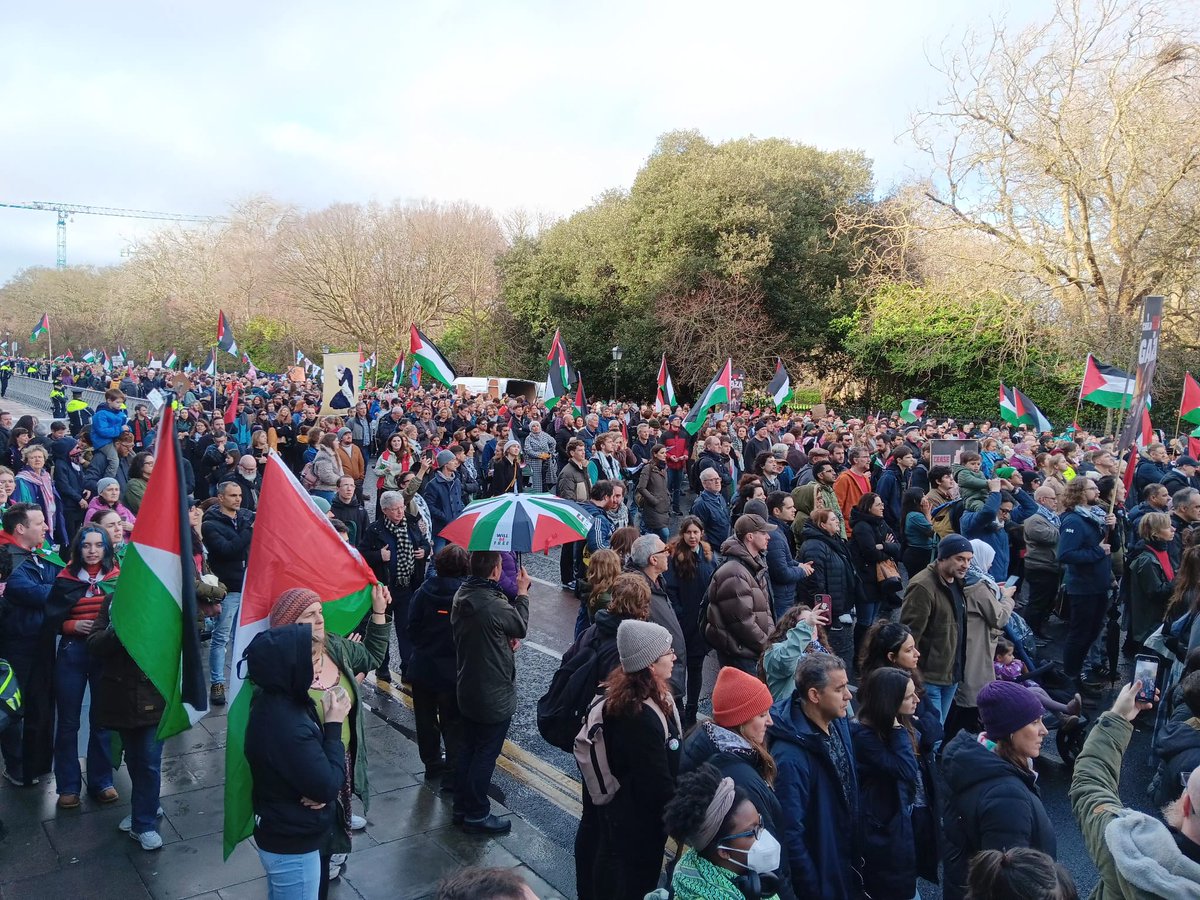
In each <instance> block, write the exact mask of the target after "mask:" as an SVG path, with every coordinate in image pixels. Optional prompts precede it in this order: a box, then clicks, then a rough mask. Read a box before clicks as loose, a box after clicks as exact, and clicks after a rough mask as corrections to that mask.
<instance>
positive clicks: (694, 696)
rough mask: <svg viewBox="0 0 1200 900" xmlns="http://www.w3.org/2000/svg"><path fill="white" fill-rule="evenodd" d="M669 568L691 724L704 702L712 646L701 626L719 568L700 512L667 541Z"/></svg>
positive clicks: (686, 720) (686, 718) (665, 583)
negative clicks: (703, 688)
mask: <svg viewBox="0 0 1200 900" xmlns="http://www.w3.org/2000/svg"><path fill="white" fill-rule="evenodd" d="M667 554H668V555H667V571H666V574H665V575H663V586H664V587H665V588H666V591H667V599H669V600H670V601H671V607H672V608H673V609H674V610H675V617H676V618H677V619H679V627H680V628H681V629H682V630H683V640H684V644H685V645H686V646H687V693H686V697H685V700H684V706H683V722H684V727H685V728H690V727H691V726H692V725H693V724H695V721H696V714H697V711H698V710H699V706H700V688H701V683H702V682H703V680H704V657H706V656H707V655H708V651H709V650H710V649H711V648H710V647H709V646H708V641H707V640H705V638H704V633H703V632H702V631H701V629H700V621H699V619H700V605H701V604H702V603H703V602H704V598H705V596H706V595H707V594H708V585H709V582H711V581H712V577H713V573H714V572H716V570H717V566H716V558H715V556H714V555H713V550H712V547H710V546H709V545H708V544H707V543H706V542H705V540H704V524H703V523H702V522H701V521H700V519H698V518H697V517H696V516H685V517H684V519H683V520H682V521H681V522H680V523H679V534H677V535H676V536H675V538H674V539H673V540H671V541H670V542H669V543H668V544H667Z"/></svg>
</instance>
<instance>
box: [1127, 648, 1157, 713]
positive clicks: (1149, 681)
mask: <svg viewBox="0 0 1200 900" xmlns="http://www.w3.org/2000/svg"><path fill="white" fill-rule="evenodd" d="M1133 683H1134V684H1136V685H1137V688H1138V691H1137V697H1136V699H1137V701H1138V702H1139V703H1153V702H1154V689H1155V687H1156V686H1157V684H1158V657H1157V656H1149V655H1143V654H1140V653H1139V654H1138V656H1137V658H1136V659H1135V660H1134V661H1133Z"/></svg>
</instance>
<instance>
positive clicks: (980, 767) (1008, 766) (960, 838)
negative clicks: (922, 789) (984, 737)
mask: <svg viewBox="0 0 1200 900" xmlns="http://www.w3.org/2000/svg"><path fill="white" fill-rule="evenodd" d="M942 776H943V778H944V782H945V786H946V801H945V811H944V814H943V816H942V825H943V829H944V836H945V839H946V866H945V879H944V884H943V885H942V896H944V897H945V898H947V900H961V898H962V897H963V896H964V895H965V893H966V885H967V865H968V863H969V862H970V860H971V857H973V856H974V855H975V854H976V853H978V852H980V851H981V850H1009V849H1011V848H1013V847H1031V848H1033V849H1034V850H1041V851H1042V852H1043V853H1045V854H1047V855H1048V856H1050V857H1051V858H1052V859H1053V858H1054V857H1055V856H1056V854H1057V852H1058V840H1057V837H1056V836H1055V832H1054V825H1053V824H1052V823H1051V822H1050V817H1049V816H1047V815H1046V809H1045V807H1043V806H1042V798H1041V794H1040V793H1039V791H1038V786H1037V775H1036V773H1034V771H1033V770H1032V769H1025V770H1024V771H1022V770H1021V769H1019V768H1017V767H1016V766H1015V765H1013V764H1012V763H1011V762H1009V761H1008V760H1006V759H1004V758H1002V757H1000V756H997V755H996V753H994V752H993V751H992V749H990V747H989V746H986V745H984V744H982V743H980V737H979V735H974V734H971V733H970V732H967V731H960V732H959V733H958V734H957V735H955V737H954V739H953V740H952V741H950V743H949V744H947V745H946V748H945V750H944V752H943V753H942Z"/></svg>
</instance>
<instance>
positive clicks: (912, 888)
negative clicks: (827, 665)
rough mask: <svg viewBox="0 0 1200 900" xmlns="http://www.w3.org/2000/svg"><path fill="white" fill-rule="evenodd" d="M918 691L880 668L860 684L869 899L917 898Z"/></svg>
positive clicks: (854, 730)
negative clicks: (915, 813)
mask: <svg viewBox="0 0 1200 900" xmlns="http://www.w3.org/2000/svg"><path fill="white" fill-rule="evenodd" d="M917 700H918V697H917V686H916V684H915V683H914V682H913V679H912V676H911V675H910V674H909V673H908V672H906V671H905V670H904V669H898V668H896V667H894V666H881V667H880V668H878V669H875V670H873V671H872V672H871V674H870V675H869V676H867V677H866V678H864V679H863V681H862V687H860V688H859V691H858V696H857V697H856V698H855V708H856V709H857V710H858V719H857V721H856V722H853V723H851V726H850V737H851V740H852V741H853V743H854V765H855V767H856V768H857V770H858V814H859V821H860V822H862V823H863V881H864V887H865V889H866V893H867V894H869V895H870V896H871V897H879V898H887V897H893V898H896V900H902V898H903V900H908V898H912V897H915V896H917V866H918V855H917V850H918V848H917V842H916V836H915V834H914V831H913V820H912V814H913V810H914V808H915V807H916V804H917V801H918V799H921V800H924V799H925V798H923V797H919V796H918V795H919V794H920V793H922V791H923V787H922V784H921V768H920V766H919V765H918V763H917V753H916V751H917V745H918V741H919V736H918V734H917V731H916V729H915V728H914V727H913V723H912V717H913V714H914V713H915V712H916V711H917Z"/></svg>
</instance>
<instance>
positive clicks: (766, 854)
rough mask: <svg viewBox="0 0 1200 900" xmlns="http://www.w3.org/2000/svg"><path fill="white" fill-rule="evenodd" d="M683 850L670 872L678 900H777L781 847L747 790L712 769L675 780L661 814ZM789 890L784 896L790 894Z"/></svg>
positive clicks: (697, 770) (673, 889)
mask: <svg viewBox="0 0 1200 900" xmlns="http://www.w3.org/2000/svg"><path fill="white" fill-rule="evenodd" d="M664 817H665V824H666V827H667V831H668V833H669V834H670V835H671V836H672V837H673V838H675V840H676V841H677V842H678V843H679V847H680V849H681V850H682V849H683V848H684V847H686V848H687V849H686V850H684V851H683V854H682V855H681V856H679V857H677V858H676V860H675V862H674V863H672V865H671V868H670V869H669V870H668V873H667V874H668V876H669V878H670V883H671V893H672V896H674V897H675V898H676V900H712V898H722V900H725V898H729V900H776V898H777V897H778V896H780V895H778V894H776V888H777V885H778V880H777V878H776V877H775V876H774V875H773V874H772V869H771V866H773V865H779V864H780V863H779V861H780V859H781V857H782V853H783V848H782V846H781V845H780V842H779V840H778V839H777V838H776V837H775V835H774V833H772V832H771V830H770V829H769V828H768V827H767V823H766V821H765V819H764V816H763V813H762V810H761V809H759V808H758V807H757V806H756V804H755V802H754V800H753V799H752V798H751V797H750V795H749V794H748V793H747V792H746V790H745V789H744V788H742V787H740V786H738V785H737V784H735V783H734V780H733V779H732V778H729V777H728V776H726V777H724V778H722V777H721V772H720V771H719V770H718V769H717V768H716V767H715V766H711V765H707V764H706V765H702V766H700V767H699V768H698V769H696V770H695V771H694V772H689V773H687V774H686V775H683V776H681V777H680V779H679V789H678V790H677V791H676V793H675V796H674V797H672V798H671V802H670V803H668V804H667V808H666V811H665V813H664ZM790 890H791V889H790V886H789V887H788V891H789V893H788V895H787V896H792V894H791V893H790Z"/></svg>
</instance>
